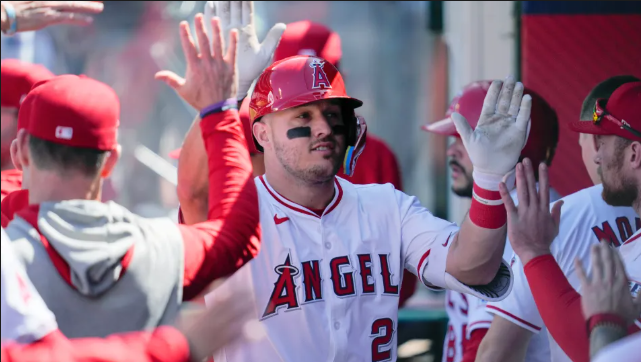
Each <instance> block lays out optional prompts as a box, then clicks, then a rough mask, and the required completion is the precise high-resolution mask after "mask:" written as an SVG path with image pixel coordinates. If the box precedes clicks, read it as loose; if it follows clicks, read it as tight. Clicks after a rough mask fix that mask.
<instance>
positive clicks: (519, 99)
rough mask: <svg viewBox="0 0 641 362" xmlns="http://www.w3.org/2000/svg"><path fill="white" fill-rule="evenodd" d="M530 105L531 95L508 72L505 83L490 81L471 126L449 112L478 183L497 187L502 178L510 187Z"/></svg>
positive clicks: (523, 144)
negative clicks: (478, 117)
mask: <svg viewBox="0 0 641 362" xmlns="http://www.w3.org/2000/svg"><path fill="white" fill-rule="evenodd" d="M531 109H532V97H530V96H529V95H523V84H522V83H521V82H516V81H515V80H514V78H513V77H511V76H510V77H508V78H507V79H506V80H505V83H503V82H501V81H494V82H492V85H491V86H490V89H489V90H488V92H487V95H486V96H485V100H484V101H483V109H482V111H481V118H480V119H479V122H478V124H477V126H476V128H475V129H474V130H472V127H470V125H469V123H468V122H467V120H466V119H465V117H463V116H462V115H461V114H460V113H453V114H452V116H451V117H452V120H453V121H454V125H455V126H456V131H457V132H458V134H459V135H461V140H462V141H463V145H464V146H465V149H466V150H467V152H468V154H469V155H470V160H471V161H472V164H473V165H474V172H473V178H474V183H476V184H477V185H478V186H479V187H481V188H483V189H486V190H492V191H497V190H498V189H499V183H500V182H501V181H505V182H506V185H507V186H508V189H513V188H514V168H515V167H516V163H517V162H518V160H519V156H520V155H521V150H523V148H524V147H525V142H526V141H527V136H528V132H529V130H530V111H531Z"/></svg>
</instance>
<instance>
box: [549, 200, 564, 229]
mask: <svg viewBox="0 0 641 362" xmlns="http://www.w3.org/2000/svg"><path fill="white" fill-rule="evenodd" d="M561 207H563V200H560V201H557V202H555V203H554V205H552V211H551V215H552V220H553V221H554V225H556V227H557V229H558V228H559V226H560V225H561Z"/></svg>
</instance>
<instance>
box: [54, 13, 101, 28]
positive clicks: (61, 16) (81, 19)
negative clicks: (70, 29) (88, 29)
mask: <svg viewBox="0 0 641 362" xmlns="http://www.w3.org/2000/svg"><path fill="white" fill-rule="evenodd" d="M91 23H93V18H92V17H91V15H83V14H77V13H55V14H52V15H51V16H50V17H49V24H51V25H53V24H67V25H89V24H91Z"/></svg>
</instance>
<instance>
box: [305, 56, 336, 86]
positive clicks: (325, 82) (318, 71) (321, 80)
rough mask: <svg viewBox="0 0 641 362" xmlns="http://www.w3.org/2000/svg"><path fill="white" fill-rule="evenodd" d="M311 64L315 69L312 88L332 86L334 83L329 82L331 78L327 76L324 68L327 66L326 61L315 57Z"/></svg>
mask: <svg viewBox="0 0 641 362" xmlns="http://www.w3.org/2000/svg"><path fill="white" fill-rule="evenodd" d="M309 66H310V67H311V68H312V69H313V72H312V76H313V79H312V89H320V88H324V89H330V88H332V84H331V83H330V82H329V78H328V77H327V74H326V73H325V70H324V69H323V67H324V66H325V62H322V61H319V60H317V59H314V60H313V61H312V62H311V63H309Z"/></svg>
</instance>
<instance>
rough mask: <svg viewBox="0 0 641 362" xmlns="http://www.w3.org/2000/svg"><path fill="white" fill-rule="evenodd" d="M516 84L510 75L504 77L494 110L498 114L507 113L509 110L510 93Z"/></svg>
mask: <svg viewBox="0 0 641 362" xmlns="http://www.w3.org/2000/svg"><path fill="white" fill-rule="evenodd" d="M515 86H516V81H515V80H514V77H512V76H511V75H510V76H508V77H507V78H506V79H505V82H504V83H503V88H502V89H501V94H500V95H499V104H498V107H497V110H496V112H497V113H498V114H508V112H509V111H510V104H511V103H512V93H514V87H515Z"/></svg>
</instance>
